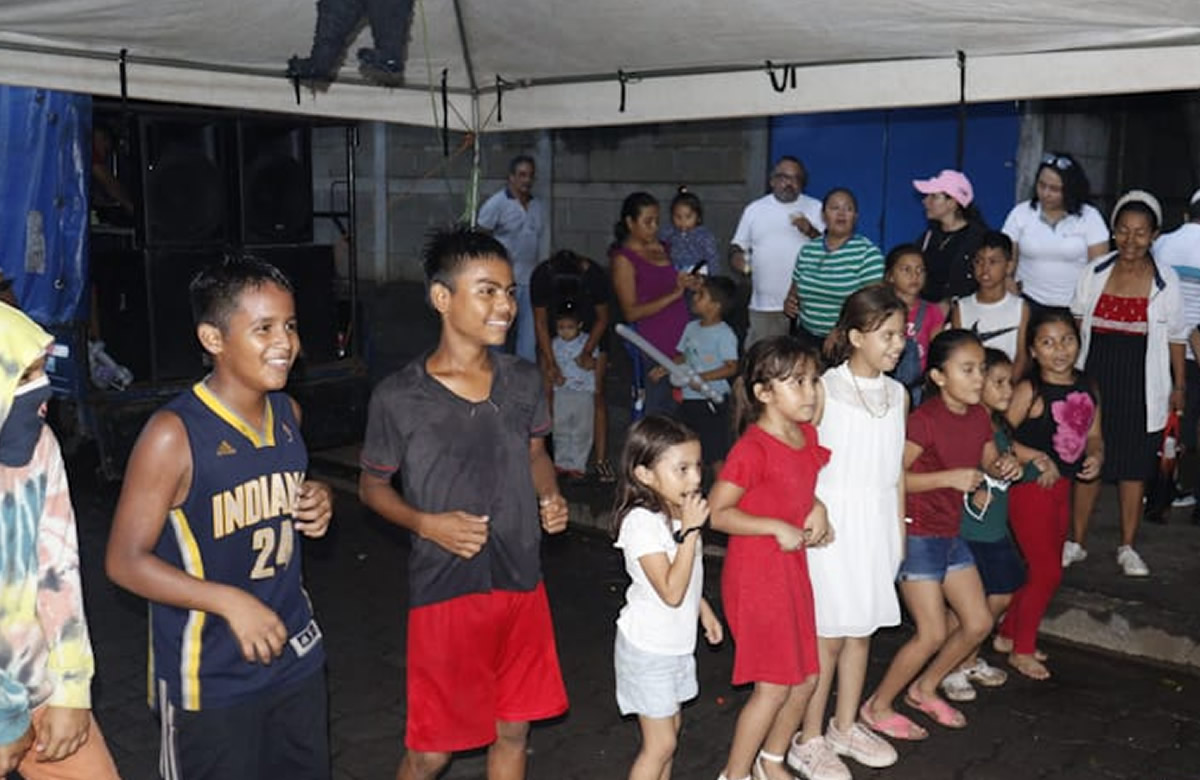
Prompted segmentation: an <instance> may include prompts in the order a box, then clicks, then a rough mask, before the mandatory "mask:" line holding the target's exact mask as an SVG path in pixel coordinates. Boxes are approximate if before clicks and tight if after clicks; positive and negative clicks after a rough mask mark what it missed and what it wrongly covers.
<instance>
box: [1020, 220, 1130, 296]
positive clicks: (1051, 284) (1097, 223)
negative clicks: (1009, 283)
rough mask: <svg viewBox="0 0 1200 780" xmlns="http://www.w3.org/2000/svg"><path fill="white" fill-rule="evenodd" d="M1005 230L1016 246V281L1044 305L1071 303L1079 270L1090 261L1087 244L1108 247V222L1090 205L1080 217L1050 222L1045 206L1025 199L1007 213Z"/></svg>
mask: <svg viewBox="0 0 1200 780" xmlns="http://www.w3.org/2000/svg"><path fill="white" fill-rule="evenodd" d="M1001 229H1002V230H1003V231H1004V233H1005V234H1006V235H1007V236H1008V237H1009V238H1011V239H1012V240H1013V243H1015V244H1016V245H1017V280H1018V281H1019V282H1021V292H1023V293H1025V294H1026V295H1028V296H1029V297H1030V298H1032V299H1034V300H1035V301H1037V302H1038V303H1040V304H1042V305H1043V306H1070V305H1071V298H1072V297H1073V296H1074V295H1075V283H1076V282H1078V281H1079V272H1080V271H1082V270H1083V267H1084V266H1085V265H1087V262H1088V254H1087V252H1088V247H1089V246H1092V245H1093V244H1104V245H1105V247H1107V246H1108V225H1106V224H1105V223H1104V217H1102V216H1100V212H1099V211H1096V209H1095V208H1093V207H1092V206H1089V205H1088V204H1086V203H1085V204H1083V209H1082V211H1081V212H1080V214H1079V215H1078V216H1076V215H1075V214H1068V215H1066V216H1065V217H1063V218H1062V219H1060V220H1059V221H1058V222H1057V223H1056V224H1054V225H1051V224H1049V223H1047V222H1046V220H1045V219H1043V218H1042V206H1041V204H1040V203H1039V204H1038V205H1037V207H1036V208H1030V207H1029V201H1023V202H1021V203H1018V204H1017V205H1016V206H1014V207H1013V210H1012V211H1010V212H1008V217H1007V218H1006V219H1005V220H1004V227H1003V228H1001Z"/></svg>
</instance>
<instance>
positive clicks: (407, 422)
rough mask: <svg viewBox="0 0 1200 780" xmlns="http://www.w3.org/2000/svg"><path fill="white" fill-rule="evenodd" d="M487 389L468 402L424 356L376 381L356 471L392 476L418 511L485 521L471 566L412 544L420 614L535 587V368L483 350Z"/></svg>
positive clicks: (538, 424)
mask: <svg viewBox="0 0 1200 780" xmlns="http://www.w3.org/2000/svg"><path fill="white" fill-rule="evenodd" d="M490 356H491V359H492V369H493V375H492V391H491V395H490V396H489V397H488V399H487V400H485V401H483V402H482V403H473V402H471V401H468V400H466V399H464V398H462V397H460V396H458V395H455V394H454V393H453V392H451V391H450V390H449V388H447V387H446V386H445V385H443V384H442V383H441V382H439V381H437V380H436V379H434V378H433V377H431V376H430V375H429V373H428V371H427V370H426V368H425V361H426V360H427V359H428V358H429V355H428V354H425V355H422V356H421V357H420V358H418V359H416V360H414V361H413V362H411V363H409V364H408V365H406V366H405V367H404V368H402V369H400V370H399V371H397V372H396V373H394V374H392V375H391V376H389V377H387V378H386V379H384V380H383V381H382V382H380V383H379V385H378V386H377V387H376V388H375V391H374V392H373V393H372V394H371V404H370V407H369V409H368V416H367V433H366V437H365V440H364V441H363V449H362V455H361V463H362V467H363V469H364V470H365V471H366V472H367V473H369V474H371V475H373V476H376V477H379V478H381V479H388V478H390V477H391V476H392V475H393V474H395V473H396V472H397V471H398V472H400V480H401V484H402V486H401V492H402V494H403V496H404V500H405V501H407V502H408V503H409V504H411V505H412V506H413V507H415V508H417V509H418V510H420V511H423V512H450V511H454V510H460V511H463V512H469V513H471V514H476V515H487V516H488V540H487V544H485V545H484V547H483V550H481V551H480V553H479V554H478V555H476V556H475V557H474V558H471V559H469V560H468V559H465V558H461V557H459V556H457V555H454V554H453V553H450V552H448V551H446V550H445V549H443V548H441V547H439V546H438V545H436V544H434V543H433V542H431V541H428V540H425V539H421V538H418V537H415V536H414V538H413V543H412V552H411V554H410V557H409V602H410V606H413V607H419V606H422V605H425V604H433V603H437V602H441V601H447V600H449V599H452V598H455V597H456V596H462V595H466V594H468V593H486V592H488V591H490V590H507V591H528V590H532V589H533V588H534V587H536V586H537V584H538V582H539V581H540V580H541V576H542V575H541V562H540V560H539V543H540V541H541V536H542V527H541V522H540V519H539V516H538V501H537V495H536V494H535V492H534V487H533V474H532V471H531V470H530V463H529V440H530V438H531V437H535V436H545V435H546V434H548V433H549V432H550V412H549V408H548V407H547V405H546V397H545V395H544V393H543V391H542V379H541V375H540V374H539V373H538V370H537V368H536V367H535V366H534V365H533V364H532V363H528V362H526V361H523V360H521V359H520V358H518V357H516V356H515V355H503V354H497V353H494V352H492V353H490Z"/></svg>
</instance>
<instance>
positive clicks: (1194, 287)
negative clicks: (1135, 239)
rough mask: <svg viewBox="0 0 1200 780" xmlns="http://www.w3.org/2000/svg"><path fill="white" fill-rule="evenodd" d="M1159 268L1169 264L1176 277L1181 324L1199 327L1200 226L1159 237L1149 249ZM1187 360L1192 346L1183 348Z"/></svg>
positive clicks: (1192, 224) (1188, 226)
mask: <svg viewBox="0 0 1200 780" xmlns="http://www.w3.org/2000/svg"><path fill="white" fill-rule="evenodd" d="M1151 254H1152V255H1153V256H1154V259H1155V260H1156V261H1157V262H1158V263H1160V264H1161V265H1169V266H1171V267H1172V268H1174V269H1175V273H1176V274H1177V275H1178V276H1179V291H1180V293H1181V294H1182V295H1183V321H1184V323H1185V324H1186V325H1187V326H1188V330H1189V331H1190V330H1191V329H1192V328H1195V327H1196V326H1197V325H1200V224H1196V223H1195V222H1185V223H1183V224H1182V225H1180V226H1179V228H1178V229H1177V230H1174V231H1172V232H1170V233H1167V234H1165V235H1162V236H1159V238H1158V240H1157V241H1155V242H1154V248H1153V249H1152V250H1151ZM1187 357H1188V360H1192V359H1193V358H1194V357H1195V355H1193V354H1192V345H1191V343H1190V342H1189V343H1188V345H1187Z"/></svg>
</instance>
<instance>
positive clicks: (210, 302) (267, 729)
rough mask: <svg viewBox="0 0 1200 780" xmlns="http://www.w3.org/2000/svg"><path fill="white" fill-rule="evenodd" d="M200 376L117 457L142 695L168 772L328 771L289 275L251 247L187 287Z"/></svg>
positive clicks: (124, 560)
mask: <svg viewBox="0 0 1200 780" xmlns="http://www.w3.org/2000/svg"><path fill="white" fill-rule="evenodd" d="M190 293H191V298H192V311H193V316H194V318H195V320H196V334H197V336H198V337H199V340H200V344H201V345H202V346H203V347H204V349H205V351H206V352H207V353H208V354H209V355H210V356H211V358H212V365H213V370H212V373H211V374H209V375H208V376H207V377H205V378H204V379H203V380H201V381H200V382H197V383H196V384H195V385H194V386H193V387H192V388H191V389H190V390H188V391H186V392H184V393H181V394H180V395H179V396H177V397H176V398H175V399H174V400H172V401H171V402H170V403H168V404H167V405H166V407H164V408H163V409H162V410H160V411H159V412H157V413H156V414H155V415H154V416H153V417H151V418H150V421H149V422H147V423H146V427H145V428H144V429H143V430H142V434H141V436H140V437H139V438H138V441H137V444H136V445H135V446H134V450H133V453H132V455H131V456H130V459H129V465H128V466H127V467H126V470H125V483H124V485H123V486H122V490H121V497H120V500H119V502H118V504H117V510H116V516H115V518H114V520H113V528H112V534H111V536H110V538H109V543H108V556H107V560H106V567H107V570H108V575H109V577H111V578H112V580H113V581H114V582H116V583H117V584H118V585H121V586H122V587H125V588H127V589H129V590H131V591H133V592H134V593H137V594H138V595H140V596H144V597H145V598H146V599H148V600H149V601H150V626H151V630H150V634H151V655H150V664H151V666H150V675H149V677H150V681H151V685H152V690H151V692H150V693H151V701H152V703H153V704H154V706H156V708H157V709H158V711H159V716H160V718H161V721H162V746H161V754H160V760H159V771H160V773H161V774H162V777H163V778H166V779H167V780H201V779H204V780H208V779H209V778H212V779H213V780H217V779H219V780H231V779H232V778H238V779H239V780H242V779H243V778H244V779H245V780H256V779H258V778H263V779H264V780H265V779H268V778H269V780H281V778H288V779H289V780H293V779H294V778H303V779H305V780H307V779H309V778H311V779H312V780H325V779H327V778H328V777H329V776H330V771H331V770H330V765H329V747H328V733H327V732H328V718H327V701H326V690H325V675H324V661H325V653H324V648H323V646H322V644H321V631H320V629H319V628H318V627H317V624H316V622H315V621H314V620H313V615H312V608H311V606H310V604H309V600H308V596H307V594H306V593H305V592H304V587H303V583H302V581H301V574H300V540H299V535H303V536H308V537H320V536H323V535H324V534H325V531H326V530H327V528H328V526H329V520H330V517H331V514H332V497H331V494H330V491H329V488H328V487H327V486H326V485H323V484H320V483H317V482H313V481H311V480H307V479H305V470H306V469H307V467H308V452H307V449H306V448H305V445H304V440H303V439H302V438H301V437H300V409H299V407H298V406H297V405H296V403H295V401H293V400H292V399H291V398H290V397H288V396H287V395H286V394H284V393H282V392H280V391H281V390H282V389H283V387H284V385H285V384H286V383H287V377H288V371H289V370H290V369H291V366H292V362H293V361H294V360H295V358H296V355H297V353H298V352H299V349H300V343H299V338H298V336H297V331H296V311H295V303H294V300H293V297H292V287H291V283H290V282H289V281H288V280H287V278H286V277H285V276H283V274H281V273H280V272H279V271H278V269H276V268H275V267H274V266H271V265H269V264H267V263H263V262H260V261H257V260H253V259H250V258H246V259H230V260H227V261H225V262H224V263H222V264H220V265H218V266H214V267H212V268H209V269H206V270H204V271H201V272H200V273H199V274H198V275H197V276H196V278H195V279H193V280H192V284H191V288H190Z"/></svg>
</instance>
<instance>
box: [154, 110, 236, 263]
mask: <svg viewBox="0 0 1200 780" xmlns="http://www.w3.org/2000/svg"><path fill="white" fill-rule="evenodd" d="M227 134H228V123H227V122H226V121H225V120H223V119H218V118H215V117H191V116H186V115H179V116H154V115H148V116H143V117H142V118H141V149H142V175H143V185H142V193H143V206H144V208H143V211H144V213H145V221H146V224H145V232H146V244H147V245H149V246H162V245H168V244H197V243H205V242H217V243H224V242H225V241H227V240H228V238H229V230H228V225H229V207H228V203H229V201H228V199H227V197H226V185H227V181H228V178H229V177H228V175H227V173H228V170H227V168H228V156H227V153H226V150H227V148H228V145H229V139H228V138H227Z"/></svg>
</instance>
